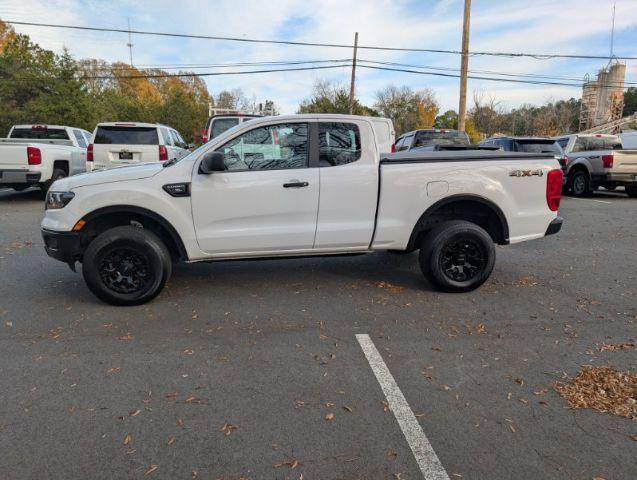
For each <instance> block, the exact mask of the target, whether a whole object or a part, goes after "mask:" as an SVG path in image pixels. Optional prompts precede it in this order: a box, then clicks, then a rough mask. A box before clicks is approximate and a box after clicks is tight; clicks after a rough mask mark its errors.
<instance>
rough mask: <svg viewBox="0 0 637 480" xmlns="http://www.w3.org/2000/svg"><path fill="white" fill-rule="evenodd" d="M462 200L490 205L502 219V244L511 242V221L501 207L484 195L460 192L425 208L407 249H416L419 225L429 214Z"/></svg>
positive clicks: (423, 222)
mask: <svg viewBox="0 0 637 480" xmlns="http://www.w3.org/2000/svg"><path fill="white" fill-rule="evenodd" d="M462 201H470V202H477V203H480V204H482V205H484V206H486V207H488V208H489V209H490V210H492V211H493V212H494V213H495V214H496V216H497V217H498V220H499V221H500V226H501V227H502V244H504V245H506V244H508V243H509V222H507V219H506V216H505V215H504V212H502V209H501V208H500V207H498V206H497V205H496V204H495V203H494V202H492V201H491V200H489V199H487V198H484V197H480V196H478V195H467V194H459V195H450V196H448V197H445V198H442V199H440V200H438V201H437V202H436V203H434V204H433V205H431V206H430V207H429V208H427V210H425V212H424V213H423V214H422V215H421V216H420V218H418V221H417V222H416V224H415V225H414V228H413V229H412V231H411V235H410V237H409V243H408V244H407V250H413V249H414V245H415V243H416V239H417V238H418V234H419V233H420V232H421V231H422V228H419V227H422V226H423V225H424V224H425V222H426V219H427V218H428V217H429V216H431V215H432V214H433V213H434V212H435V211H436V210H438V209H439V208H441V207H444V206H445V205H448V204H450V203H454V202H462Z"/></svg>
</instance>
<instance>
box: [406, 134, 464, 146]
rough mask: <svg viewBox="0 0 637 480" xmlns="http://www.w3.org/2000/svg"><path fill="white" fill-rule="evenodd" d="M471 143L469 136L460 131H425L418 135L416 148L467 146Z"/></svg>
mask: <svg viewBox="0 0 637 480" xmlns="http://www.w3.org/2000/svg"><path fill="white" fill-rule="evenodd" d="M470 143H471V142H469V137H468V135H467V134H466V133H465V132H460V131H458V130H424V131H420V132H418V133H417V134H416V142H415V143H414V148H415V147H425V146H430V145H450V146H456V145H457V146H466V145H469V144H470Z"/></svg>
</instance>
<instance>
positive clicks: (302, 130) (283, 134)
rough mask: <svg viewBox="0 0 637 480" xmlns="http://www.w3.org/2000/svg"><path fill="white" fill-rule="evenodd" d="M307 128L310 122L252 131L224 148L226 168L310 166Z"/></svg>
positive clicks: (268, 168) (240, 169) (239, 169)
mask: <svg viewBox="0 0 637 480" xmlns="http://www.w3.org/2000/svg"><path fill="white" fill-rule="evenodd" d="M307 131H308V128H307V124H306V123H286V124H280V125H269V126H267V127H259V128H255V129H253V130H250V131H248V132H246V133H244V134H242V135H240V136H238V137H236V138H234V139H232V140H230V141H229V142H228V143H226V144H225V145H224V146H223V147H221V148H220V150H221V151H222V152H223V153H224V155H225V157H226V170H228V171H246V170H280V169H287V168H290V169H293V168H307V166H308V141H307Z"/></svg>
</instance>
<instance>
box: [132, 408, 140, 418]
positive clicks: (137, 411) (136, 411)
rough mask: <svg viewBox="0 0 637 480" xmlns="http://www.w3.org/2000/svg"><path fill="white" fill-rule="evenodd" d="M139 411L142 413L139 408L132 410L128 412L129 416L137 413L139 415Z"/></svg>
mask: <svg viewBox="0 0 637 480" xmlns="http://www.w3.org/2000/svg"><path fill="white" fill-rule="evenodd" d="M140 413H142V411H141V410H139V409H137V410H133V411H132V412H130V414H129V415H130V416H131V417H136V416H137V415H139V414H140Z"/></svg>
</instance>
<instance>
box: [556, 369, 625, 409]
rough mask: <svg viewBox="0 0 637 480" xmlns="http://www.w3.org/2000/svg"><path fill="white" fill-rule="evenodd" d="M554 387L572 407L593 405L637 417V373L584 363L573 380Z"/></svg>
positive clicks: (559, 383)
mask: <svg viewBox="0 0 637 480" xmlns="http://www.w3.org/2000/svg"><path fill="white" fill-rule="evenodd" d="M553 388H555V390H556V391H557V393H559V394H560V396H561V397H562V398H564V399H565V400H566V401H567V402H568V405H569V406H570V407H571V408H592V409H593V410H597V411H599V412H609V413H612V414H614V415H619V416H620V417H626V418H632V419H634V420H637V375H635V374H634V373H631V372H620V371H617V370H615V369H614V368H612V367H593V366H592V365H584V366H583V367H582V368H581V370H580V371H579V373H578V374H577V376H576V377H575V378H574V379H573V380H572V381H571V382H570V383H563V382H555V383H554V384H553Z"/></svg>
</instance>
